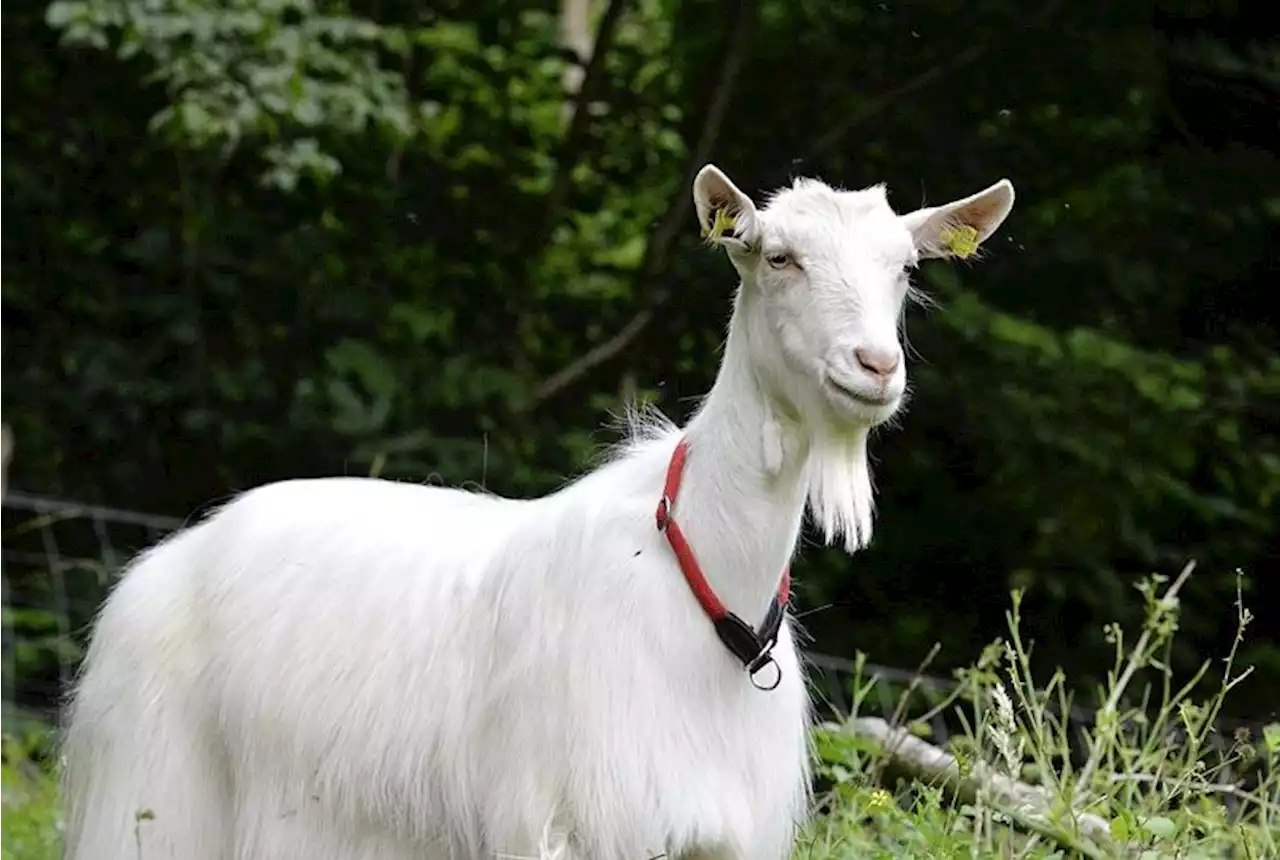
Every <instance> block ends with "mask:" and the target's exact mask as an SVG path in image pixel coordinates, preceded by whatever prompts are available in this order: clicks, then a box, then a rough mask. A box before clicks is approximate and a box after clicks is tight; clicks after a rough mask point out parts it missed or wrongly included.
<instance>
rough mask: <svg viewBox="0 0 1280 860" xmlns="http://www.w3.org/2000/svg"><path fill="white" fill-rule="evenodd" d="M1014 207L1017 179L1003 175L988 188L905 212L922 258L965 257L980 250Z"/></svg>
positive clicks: (905, 217) (903, 217)
mask: <svg viewBox="0 0 1280 860" xmlns="http://www.w3.org/2000/svg"><path fill="white" fill-rule="evenodd" d="M1012 209H1013V183H1012V182H1010V181H1009V180H1007V179H1001V180H1000V181H999V182H997V183H996V184H995V185H992V186H991V187H990V188H987V189H986V190H985V191H979V192H978V193H977V194H972V195H970V196H968V197H966V198H964V199H963V200H956V201H955V202H953V203H947V204H944V205H942V206H931V207H929V208H928V209H917V210H916V211H915V212H911V213H908V214H906V215H903V216H902V220H903V222H904V223H905V224H906V225H907V229H908V230H910V231H911V236H912V238H913V239H914V240H915V244H916V252H917V253H919V255H920V256H921V257H922V258H929V257H935V258H952V257H958V258H960V259H964V258H965V257H968V256H971V255H972V254H974V253H975V252H977V250H978V246H979V245H981V244H982V243H983V242H985V241H987V239H989V238H990V237H991V235H992V234H993V233H995V232H996V230H997V229H998V228H999V227H1000V225H1001V224H1002V223H1004V219H1005V218H1007V217H1008V216H1009V212H1010V211H1011V210H1012Z"/></svg>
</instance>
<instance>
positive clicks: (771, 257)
mask: <svg viewBox="0 0 1280 860" xmlns="http://www.w3.org/2000/svg"><path fill="white" fill-rule="evenodd" d="M764 260H765V262H766V263H768V264H769V265H770V266H773V267H774V268H775V269H785V268H786V267H787V266H790V265H791V255H790V254H781V253H779V254H768V255H766V256H765V258H764Z"/></svg>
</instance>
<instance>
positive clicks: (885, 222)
mask: <svg viewBox="0 0 1280 860" xmlns="http://www.w3.org/2000/svg"><path fill="white" fill-rule="evenodd" d="M693 193H694V200H695V203H696V208H697V215H698V219H699V221H700V223H701V225H702V228H703V231H704V233H705V234H708V235H709V236H710V237H711V239H712V240H713V241H715V242H716V243H718V244H720V245H722V246H723V247H724V249H725V250H726V251H727V253H728V256H729V259H730V261H731V262H732V264H733V266H734V268H735V269H736V270H737V272H738V274H739V276H740V277H741V285H740V287H739V289H738V292H737V297H736V301H735V305H734V310H733V317H732V321H731V323H730V326H729V333H728V339H727V343H726V346H725V350H724V359H723V363H722V366H721V368H720V371H719V375H718V377H717V379H716V382H715V385H714V387H713V388H712V390H711V392H710V394H709V395H708V396H707V398H706V399H705V401H704V402H703V404H702V406H701V408H700V409H699V411H698V413H697V415H696V416H695V417H694V418H693V419H692V420H691V421H690V422H689V424H688V426H687V427H685V428H684V429H678V428H676V427H674V426H672V425H670V424H668V423H666V422H665V421H663V420H662V419H660V418H645V417H640V418H637V419H636V423H637V425H638V427H637V429H638V431H639V432H638V433H637V434H636V437H635V438H634V439H633V440H632V441H631V443H630V444H629V445H628V446H627V447H626V448H625V449H624V450H623V451H621V452H620V453H619V454H618V455H617V456H616V457H614V458H613V459H612V460H611V462H609V463H607V464H606V465H604V466H603V467H602V468H600V469H598V470H596V471H594V472H592V473H589V474H587V475H586V476H584V477H582V478H581V479H579V480H577V481H576V482H574V483H572V484H570V485H568V486H566V487H565V488H564V489H562V490H560V491H558V492H556V493H553V494H551V495H549V496H546V497H544V498H541V499H536V500H528V501H515V500H506V499H500V498H496V497H493V496H489V495H483V494H475V493H466V492H462V491H460V490H450V489H440V488H431V487H424V486H418V485H413V484H405V483H391V482H387V481H380V480H371V479H355V478H331V479H324V480H306V481H287V482H283V483H277V484H272V485H269V486H264V487H261V488H258V489H256V490H253V491H251V492H248V493H245V494H244V495H242V496H241V497H240V498H238V499H237V500H235V501H233V502H231V503H230V504H228V505H226V506H225V507H223V508H222V509H221V510H220V511H219V512H218V513H216V514H214V515H212V516H211V517H209V518H207V519H206V520H204V521H203V522H201V523H200V524H198V525H196V526H194V527H192V528H189V529H187V530H185V531H184V532H182V533H181V534H178V535H176V536H174V537H172V538H170V539H168V540H166V541H165V542H163V543H162V544H161V545H159V546H157V547H155V548H153V549H151V550H150V551H148V552H147V553H145V554H144V555H142V556H141V557H140V558H139V559H138V560H137V561H136V562H135V563H134V564H133V565H132V566H131V568H130V569H129V570H128V572H127V573H126V574H125V576H124V578H123V580H122V581H121V582H120V583H119V585H118V586H117V587H116V589H115V590H114V592H113V593H112V595H111V597H110V598H109V599H108V600H107V602H106V604H105V606H104V607H103V609H102V612H101V615H100V617H99V618H98V620H97V626H96V630H95V633H94V635H93V639H92V644H91V647H90V649H89V653H88V657H87V660H86V662H85V666H84V670H83V673H82V676H81V678H80V680H79V685H78V688H77V690H76V692H75V696H74V700H73V702H72V705H71V709H70V719H69V724H68V727H67V735H66V739H65V748H64V754H65V768H66V769H65V777H64V778H65V791H66V803H67V812H68V819H67V840H68V847H69V851H68V856H69V857H70V858H72V860H137V858H139V857H141V858H143V860H159V858H174V860H231V858H235V860H276V858H295V857H296V858H301V860H400V858H403V860H409V858H415V860H423V858H501V857H544V858H546V857H559V858H566V860H569V858H573V860H646V858H650V857H654V856H657V855H665V856H667V857H669V858H700V860H710V858H719V859H720V860H780V858H785V857H787V856H788V854H789V852H790V850H791V847H792V841H793V837H794V833H795V830H796V827H797V825H798V824H799V823H800V822H801V821H802V820H803V819H804V817H805V814H806V811H807V806H808V799H809V787H808V785H809V766H808V754H809V750H808V740H807V738H808V722H809V711H808V696H807V693H806V688H805V683H804V678H803V675H802V667H801V662H800V658H799V656H798V653H797V650H796V646H795V644H794V640H793V635H792V630H791V628H790V622H789V621H787V620H786V619H785V617H784V616H785V592H786V587H787V581H788V578H787V577H786V574H785V571H786V570H787V567H788V564H789V562H790V559H791V557H792V553H793V551H794V550H795V547H796V542H797V537H798V534H799V530H800V525H801V517H802V514H803V512H804V509H805V503H806V499H807V500H808V502H809V505H810V507H811V510H812V513H813V515H814V517H815V519H816V521H817V523H818V524H819V525H820V526H821V527H822V528H823V529H824V531H825V533H826V536H827V538H828V541H835V540H837V539H839V538H842V539H843V543H844V546H845V547H846V548H847V549H848V550H850V551H853V550H855V549H857V548H858V547H860V546H863V545H865V544H866V542H867V541H868V539H869V538H870V535H871V511H872V496H871V480H870V475H869V472H868V465H867V456H866V445H867V433H868V430H869V428H871V427H872V426H874V425H877V424H880V423H882V422H884V421H886V420H887V419H888V418H890V416H892V415H893V414H894V413H895V411H896V410H897V409H898V407H899V405H900V403H901V401H902V398H903V396H904V390H905V385H906V382H905V370H904V367H903V360H902V350H901V348H900V346H899V340H898V331H899V325H900V321H901V314H902V310H903V303H904V299H905V297H906V295H907V292H908V288H909V287H908V275H909V273H910V271H911V270H912V268H913V267H914V266H915V265H916V264H917V262H918V260H919V259H921V258H923V257H929V256H935V257H936V256H968V255H969V254H970V253H972V252H973V250H974V249H975V248H976V244H977V243H979V242H981V241H982V240H984V239H986V238H987V237H988V236H989V235H991V233H992V232H994V231H995V230H996V228H997V227H998V226H999V225H1000V223H1001V222H1002V221H1003V220H1004V218H1005V217H1006V215H1007V214H1008V213H1009V210H1010V208H1011V207H1012V205H1013V196H1014V195H1013V187H1012V186H1011V185H1010V184H1009V183H1008V182H1007V181H1001V182H999V183H997V184H995V185H992V186H991V187H990V188H988V189H987V190H985V191H983V192H981V193H979V194H975V195H973V196H971V197H968V198H965V199H963V200H959V201H957V202H955V203H951V204H948V205H945V206H941V207H934V208H929V209H922V210H919V211H916V212H913V213H911V214H909V215H904V216H898V215H896V214H894V212H893V210H892V209H890V207H889V204H888V202H887V200H886V196H885V191H884V189H883V187H881V186H877V187H873V188H869V189H866V190H862V191H837V190H833V189H832V188H830V187H828V186H827V185H824V184H823V183H821V182H818V181H815V180H810V179H801V180H798V181H796V182H795V183H794V184H793V185H792V186H791V187H790V188H786V189H783V190H781V191H779V192H778V193H776V194H775V195H774V196H773V198H772V199H771V201H770V202H769V204H768V206H767V207H765V208H763V209H760V210H757V209H756V207H755V206H754V205H753V204H752V202H751V200H750V199H749V198H748V197H747V196H746V195H744V194H743V193H742V192H741V191H739V190H738V188H737V187H736V186H734V184H733V183H732V182H730V180H729V179H728V178H727V177H726V176H725V175H724V174H723V173H721V172H720V171H719V170H717V169H716V168H715V167H713V166H710V165H708V166H707V167H705V168H703V170H702V171H701V172H700V173H699V174H698V176H697V179H696V181H695V183H694V187H693ZM678 443H679V444H678ZM686 457H687V459H686ZM669 467H670V468H669ZM669 472H670V478H671V480H670V481H668V474H669ZM681 479H682V481H681ZM656 509H657V510H658V516H657V522H655V510H656ZM668 514H669V517H668V516H665V515H668ZM695 554H696V559H695V558H694V555H695ZM682 570H683V572H684V575H682ZM703 573H705V580H704V579H702V578H701V577H702V574H703ZM780 577H781V578H782V579H783V580H784V582H783V584H782V586H781V592H782V595H783V597H782V599H779V597H778V595H779V591H780V582H779V580H780ZM695 597H696V598H697V599H695ZM729 612H732V613H736V615H735V616H732V617H728V616H727V615H726V613H729ZM709 614H710V615H711V616H713V617H712V618H709V617H708V615H709ZM718 616H720V617H718ZM737 616H741V618H744V619H751V621H752V623H753V624H758V623H759V620H760V619H764V618H768V619H771V621H772V623H771V624H767V625H765V626H766V627H767V628H773V627H776V628H777V629H776V645H775V646H774V647H773V648H772V653H771V655H770V654H769V646H770V645H771V644H773V643H771V642H770V641H767V640H771V639H772V638H773V635H774V631H773V630H772V629H766V630H765V631H763V634H762V635H761V636H760V637H757V636H756V635H754V634H751V631H750V630H749V629H747V628H745V627H744V626H742V625H741V624H740V623H737V622H735V621H734V620H733V618H736V617H737ZM713 620H715V623H713ZM778 622H781V623H780V626H779V625H778ZM748 634H749V635H748ZM760 640H766V641H760ZM757 656H758V657H759V659H758V660H757V659H755V658H756V657H757ZM746 664H751V665H750V666H747V665H746Z"/></svg>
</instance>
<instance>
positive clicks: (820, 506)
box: [808, 421, 874, 552]
mask: <svg viewBox="0 0 1280 860" xmlns="http://www.w3.org/2000/svg"><path fill="white" fill-rule="evenodd" d="M868 432H869V427H868V426H867V425H865V424H853V423H847V422H843V421H830V422H828V421H820V422H815V423H814V424H813V425H812V426H811V427H810V429H809V458H808V470H809V514H810V516H812V517H813V520H814V522H815V523H816V525H817V526H818V528H819V529H821V531H822V534H823V537H824V538H825V540H826V543H827V544H829V545H830V544H835V543H837V542H840V543H841V544H843V546H844V549H845V551H846V552H854V551H856V550H858V549H861V548H862V547H865V546H866V545H867V544H869V543H870V542H871V521H872V512H873V508H874V498H873V497H872V487H871V467H870V464H869V463H868V462H867V434H868Z"/></svg>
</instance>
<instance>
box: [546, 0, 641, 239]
mask: <svg viewBox="0 0 1280 860" xmlns="http://www.w3.org/2000/svg"><path fill="white" fill-rule="evenodd" d="M626 7H627V0H609V5H608V6H607V7H605V10H604V16H603V17H602V18H601V19H600V26H599V27H598V28H597V29H596V37H595V40H594V43H593V44H594V47H592V49H591V59H590V60H588V61H587V68H586V71H585V72H584V73H583V77H582V84H581V86H579V87H578V92H577V93H575V94H574V99H573V118H572V119H571V120H570V121H569V130H568V131H566V132H565V135H564V139H563V140H562V141H561V143H560V149H559V152H557V154H556V171H555V176H554V178H553V179H552V181H551V190H550V191H548V192H547V200H546V208H545V209H544V210H543V212H544V214H543V219H542V229H541V230H539V231H538V233H537V234H536V235H535V237H534V241H533V243H532V246H531V247H532V249H533V251H534V252H535V253H540V252H541V249H542V248H543V247H544V246H545V245H546V244H547V242H548V241H549V240H550V238H551V233H552V231H554V230H555V227H556V224H558V223H559V222H560V217H561V215H563V214H564V208H565V204H566V203H567V202H568V200H569V192H570V191H571V190H572V189H573V172H574V169H575V168H576V167H577V166H578V162H579V161H581V160H582V154H583V149H584V145H585V143H586V140H587V130H588V129H589V128H590V126H591V110H590V105H591V103H592V102H594V101H598V100H599V99H600V97H601V95H603V91H604V85H605V79H606V75H605V65H604V61H605V58H606V57H607V56H608V55H609V51H610V50H611V49H612V48H613V40H614V37H615V36H616V35H617V32H618V22H619V21H621V20H622V13H623V12H625V11H626Z"/></svg>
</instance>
